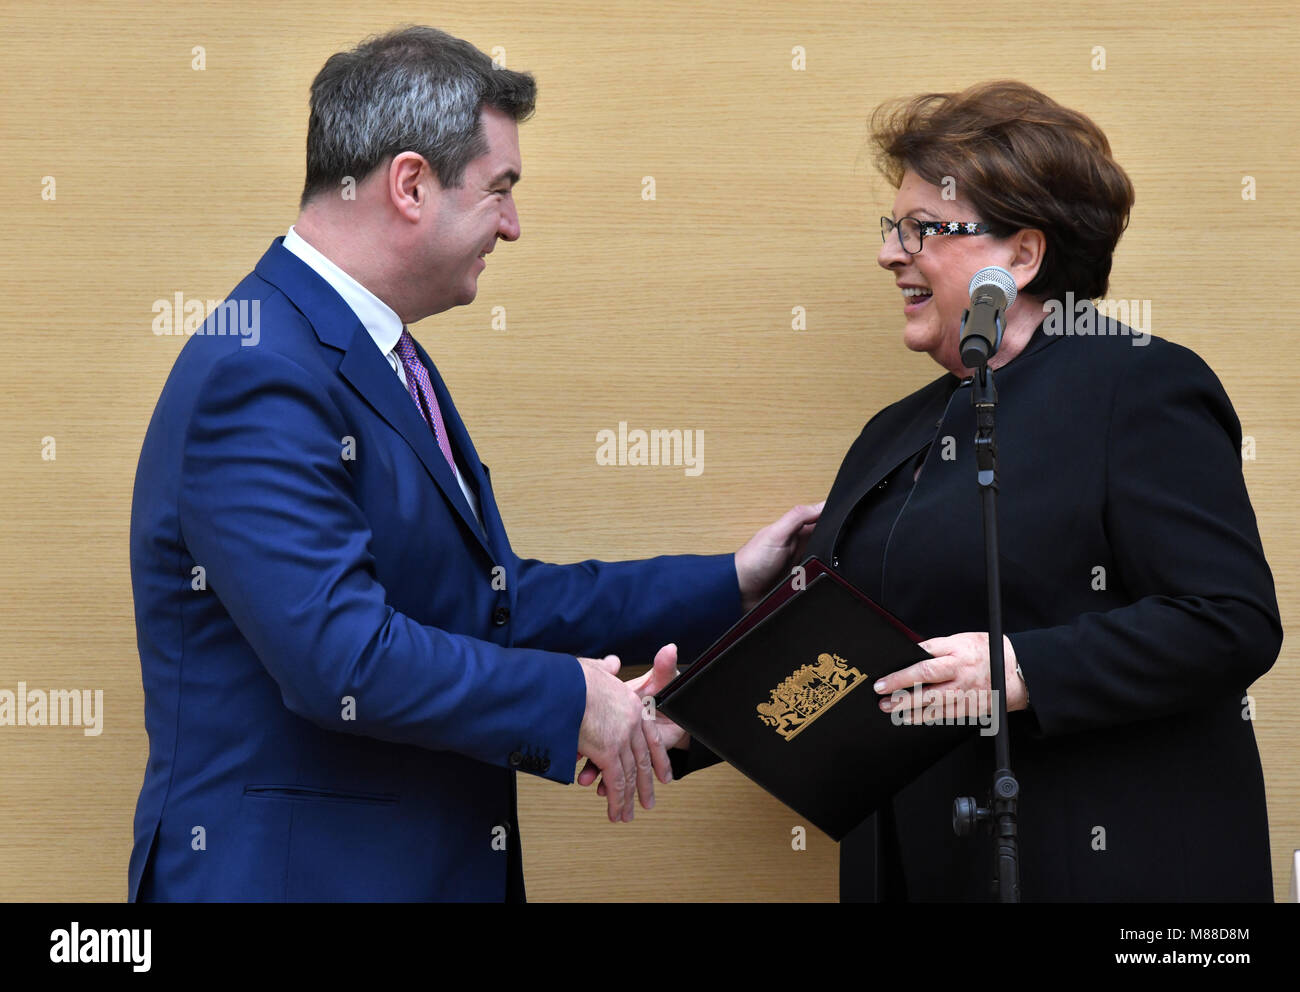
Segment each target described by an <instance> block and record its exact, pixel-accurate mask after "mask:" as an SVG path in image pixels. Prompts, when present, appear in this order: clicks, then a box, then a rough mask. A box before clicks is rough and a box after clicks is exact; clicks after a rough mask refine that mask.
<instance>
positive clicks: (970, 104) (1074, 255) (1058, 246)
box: [871, 80, 1133, 300]
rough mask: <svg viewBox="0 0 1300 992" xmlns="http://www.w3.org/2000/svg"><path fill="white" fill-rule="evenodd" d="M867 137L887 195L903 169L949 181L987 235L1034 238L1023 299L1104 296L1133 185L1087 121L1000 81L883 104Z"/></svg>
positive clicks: (1020, 87)
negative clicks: (1036, 245) (1037, 234)
mask: <svg viewBox="0 0 1300 992" xmlns="http://www.w3.org/2000/svg"><path fill="white" fill-rule="evenodd" d="M871 139H872V141H873V143H874V144H875V147H876V150H877V158H876V161H877V165H878V166H879V168H880V171H881V172H882V173H883V174H884V176H885V178H886V179H888V180H889V181H890V183H892V184H893V185H894V186H895V187H897V186H898V185H899V184H901V183H902V181H903V173H904V171H906V170H907V169H911V170H912V171H913V172H915V173H916V174H917V175H919V176H920V177H921V178H922V179H924V180H925V181H926V182H929V183H932V184H934V185H936V186H944V185H945V180H946V179H948V177H951V178H952V180H954V181H955V183H956V193H957V194H958V195H960V196H961V197H963V198H964V199H965V200H966V201H967V202H969V203H970V204H971V205H972V206H973V207H974V208H975V209H976V211H978V213H979V217H978V218H977V219H978V220H981V221H983V222H984V223H986V224H989V225H990V226H991V229H992V233H993V234H994V236H996V237H1006V236H1008V235H1010V234H1012V233H1014V232H1015V231H1018V230H1021V229H1024V228H1035V229H1037V230H1040V231H1042V232H1043V234H1044V236H1045V237H1046V239H1047V249H1046V252H1045V253H1044V256H1043V261H1042V265H1041V266H1040V267H1039V270H1038V274H1037V275H1036V276H1035V277H1034V279H1033V280H1032V281H1031V282H1030V283H1029V285H1027V286H1026V287H1025V288H1024V289H1023V290H1022V292H1024V293H1026V294H1028V295H1030V296H1036V297H1038V298H1040V299H1044V300H1049V299H1062V298H1064V296H1065V294H1066V292H1067V291H1072V292H1073V293H1074V294H1075V296H1076V297H1078V298H1079V299H1084V298H1088V299H1095V298H1098V297H1102V296H1104V295H1105V293H1106V286H1107V284H1108V282H1109V280H1110V266H1111V257H1112V256H1113V255H1114V252H1115V246H1116V244H1118V243H1119V239H1120V235H1121V234H1123V233H1124V229H1125V228H1126V227H1127V226H1128V219H1129V211H1130V210H1131V209H1132V207H1133V184H1132V182H1130V181H1129V178H1128V175H1127V174H1126V173H1125V172H1124V170H1123V169H1122V168H1120V166H1119V164H1118V163H1116V161H1115V159H1114V158H1113V157H1112V156H1111V152H1110V142H1108V141H1107V140H1106V135H1105V134H1103V133H1102V130H1101V128H1099V127H1098V126H1097V125H1096V124H1094V123H1093V122H1092V121H1091V120H1090V119H1089V118H1088V117H1086V116H1084V115H1083V114H1081V113H1079V112H1078V111H1076V110H1070V109H1069V108H1067V107H1063V106H1061V105H1060V104H1059V103H1057V102H1056V101H1055V100H1052V99H1051V98H1050V97H1047V96H1045V95H1044V94H1042V93H1040V92H1038V90H1036V89H1034V88H1033V87H1031V86H1027V85H1025V84H1024V83H1019V82H1015V81H1012V80H1001V81H996V82H988V83H980V84H979V85H977V86H972V87H970V88H969V89H966V90H963V91H962V92H960V93H926V94H923V95H921V96H916V97H905V98H902V99H899V100H892V101H889V102H887V103H884V104H882V105H881V106H879V107H877V108H876V111H875V113H874V114H873V115H872V118H871Z"/></svg>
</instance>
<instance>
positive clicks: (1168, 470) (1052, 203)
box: [809, 83, 1282, 901]
mask: <svg viewBox="0 0 1300 992" xmlns="http://www.w3.org/2000/svg"><path fill="white" fill-rule="evenodd" d="M873 138H874V141H875V144H876V147H877V149H878V151H879V162H880V164H881V166H882V169H883V171H884V172H885V175H886V176H887V177H888V178H890V179H891V181H892V182H893V185H895V186H896V187H897V190H898V193H897V195H896V197H895V199H894V204H893V215H892V216H891V217H889V218H883V219H882V234H883V235H884V237H883V244H882V246H881V250H880V255H879V258H878V261H879V264H880V265H881V266H882V267H883V268H884V269H885V270H886V271H888V272H889V273H890V274H891V275H892V276H893V277H894V281H895V283H896V284H897V285H898V286H899V287H900V290H901V292H902V294H903V300H902V303H903V313H904V319H905V327H904V332H903V336H904V342H905V344H906V345H907V347H908V348H910V349H912V350H914V351H924V352H927V353H928V354H929V355H930V356H931V357H932V358H933V359H934V360H935V361H936V362H938V363H939V365H941V366H943V368H944V369H945V370H946V373H945V374H944V375H943V376H941V377H940V378H939V379H937V380H936V381H935V382H933V383H931V384H930V385H929V386H926V387H925V388H923V389H921V390H919V391H917V392H916V393H913V394H912V395H911V396H908V397H906V398H905V399H902V400H900V401H898V402H897V403H895V404H893V405H892V406H889V407H887V408H886V409H884V410H882V411H881V412H880V413H878V414H877V415H876V416H875V417H873V418H872V419H871V421H870V422H869V423H868V424H867V426H866V427H865V428H864V429H863V432H862V434H861V436H860V437H859V438H858V440H857V441H856V442H855V443H854V445H853V447H852V448H851V449H850V451H849V453H848V455H847V457H846V458H845V460H844V463H843V465H842V466H841V468H840V471H839V474H838V476H837V478H836V480H835V484H834V486H833V488H832V490H831V493H830V495H829V497H828V499H827V505H826V508H825V509H824V511H823V513H822V518H821V521H820V522H819V524H818V526H817V529H816V531H815V532H814V534H813V538H812V542H811V544H810V547H809V552H810V553H813V554H817V555H818V556H819V557H822V558H823V559H824V560H826V561H828V562H830V563H831V564H832V565H833V566H834V567H835V568H836V569H838V570H839V571H840V572H841V573H842V574H843V575H844V576H845V577H847V578H848V579H849V580H850V581H852V582H854V583H855V584H856V585H857V586H858V587H859V588H861V589H862V590H863V591H864V592H866V594H867V595H869V596H871V597H872V598H873V599H875V600H877V602H879V603H881V604H882V605H883V606H885V607H886V608H888V609H890V610H891V611H893V612H894V613H896V614H897V615H898V616H900V617H901V618H902V619H903V620H904V621H905V622H906V623H907V624H908V625H909V626H911V627H912V628H913V629H915V630H918V631H921V632H922V633H925V634H944V635H948V636H941V637H935V638H933V639H931V640H929V641H926V642H925V643H924V644H923V646H924V647H925V648H926V649H927V650H928V651H929V652H930V653H931V654H933V655H935V657H934V658H933V659H931V660H928V661H926V662H924V663H922V665H920V666H916V667H915V668H912V669H908V670H906V671H904V672H900V673H896V674H895V675H893V676H890V677H888V678H886V679H884V680H883V684H880V685H878V692H879V693H880V697H881V702H880V704H881V706H882V708H890V707H891V705H898V706H910V705H911V700H910V697H909V695H908V694H907V690H909V689H910V688H911V687H912V686H913V685H914V684H915V683H918V682H919V683H923V684H924V689H923V690H922V700H923V702H925V701H926V700H927V697H929V696H930V695H931V694H932V693H935V692H938V693H940V694H943V693H946V692H947V691H949V690H967V689H987V688H988V686H989V676H988V637H987V634H986V633H983V632H984V631H987V627H988V623H987V606H986V594H985V582H984V556H983V529H982V524H981V519H980V503H979V497H978V490H977V488H976V483H975V477H976V470H975V462H974V450H973V439H974V436H975V421H974V412H973V410H972V407H971V402H970V395H969V394H970V388H969V384H968V379H967V377H968V376H969V375H970V370H968V369H966V368H965V367H963V365H962V362H961V358H960V356H959V353H958V347H957V345H958V335H959V327H960V323H961V317H962V313H963V311H964V310H965V309H966V308H967V307H968V306H969V296H968V283H969V280H970V277H971V276H972V275H973V274H974V273H975V272H976V271H978V270H979V269H981V268H983V267H984V266H987V265H999V266H1001V267H1003V268H1005V269H1006V270H1007V271H1009V272H1010V273H1011V274H1012V276H1013V277H1014V279H1015V282H1016V287H1017V289H1018V291H1019V292H1018V295H1017V298H1016V300H1015V302H1014V304H1013V305H1012V306H1011V307H1010V308H1009V309H1008V312H1007V316H1006V325H1007V326H1006V334H1005V338H1004V341H1003V343H1002V346H1001V348H1000V350H999V351H998V353H997V355H996V356H995V357H994V359H993V360H992V362H991V363H990V365H991V367H993V368H994V369H995V370H997V371H996V373H995V380H996V384H997V389H998V396H999V406H998V428H997V429H998V438H999V442H1000V445H999V473H1000V483H1001V486H1000V496H999V514H998V516H999V521H1000V523H1001V527H1000V540H1001V571H1002V597H1003V606H1004V629H1005V631H1007V637H1006V638H1005V640H1004V649H1005V656H1006V658H1005V662H1006V664H1005V669H1006V679H1007V682H1006V685H1007V690H1006V691H1007V708H1008V711H1009V718H1008V723H1009V728H1010V731H1011V735H1012V737H1011V740H1012V763H1013V767H1014V769H1015V771H1016V773H1017V776H1018V778H1019V780H1020V784H1021V789H1022V796H1023V798H1022V801H1021V803H1020V829H1021V837H1022V843H1021V858H1022V860H1021V890H1022V896H1023V898H1024V899H1025V900H1027V901H1032V900H1069V901H1086V900H1109V901H1120V900H1175V901H1176V900H1238V899H1240V900H1271V899H1272V872H1271V866H1270V863H1269V849H1268V823H1267V815H1266V811H1265V802H1264V782H1263V774H1262V771H1261V769H1260V762H1259V753H1258V750H1257V749H1256V746H1255V737H1254V733H1253V731H1252V728H1251V723H1250V717H1251V716H1252V713H1253V710H1252V708H1251V706H1250V703H1249V701H1248V700H1247V699H1246V698H1245V696H1246V690H1247V688H1248V687H1249V686H1250V684H1251V683H1252V682H1254V681H1255V680H1256V679H1257V678H1259V677H1260V676H1261V675H1263V674H1264V673H1265V672H1266V671H1268V669H1269V668H1270V667H1271V665H1272V664H1273V662H1274V660H1275V659H1276V657H1277V654H1278V651H1279V649H1280V645H1281V634H1282V631H1281V624H1280V621H1279V618H1278V608H1277V600H1276V597H1275V595H1274V591H1273V579H1272V575H1271V573H1270V571H1269V567H1268V563H1267V562H1266V561H1265V560H1264V554H1263V550H1262V548H1261V546H1260V540H1259V532H1258V530H1257V528H1256V525H1255V516H1254V512H1253V511H1252V509H1251V505H1250V499H1249V497H1248V496H1247V493H1246V487H1245V483H1244V480H1243V478H1242V469H1241V457H1240V451H1241V428H1240V425H1239V423H1238V421H1237V417H1236V415H1235V413H1234V412H1233V409H1232V404H1231V403H1230V402H1229V400H1228V397H1227V396H1226V394H1225V393H1224V391H1223V388H1222V386H1221V385H1220V384H1219V381H1218V379H1217V378H1216V377H1215V375H1214V373H1213V372H1211V371H1210V369H1209V368H1208V367H1207V366H1206V364H1205V363H1204V362H1203V361H1202V360H1201V359H1200V358H1198V357H1197V356H1196V355H1195V354H1193V353H1192V352H1191V351H1189V350H1187V349H1186V348H1183V347H1181V346H1179V345H1176V344H1172V343H1170V342H1167V341H1163V340H1161V339H1159V338H1155V337H1152V336H1150V335H1149V334H1142V333H1138V332H1135V331H1134V330H1133V329H1132V328H1130V327H1128V326H1125V325H1123V324H1119V323H1117V322H1113V321H1108V320H1105V319H1104V318H1102V317H1101V316H1100V315H1099V314H1098V313H1097V311H1096V310H1095V309H1094V308H1093V307H1092V306H1091V305H1090V304H1089V303H1088V302H1086V301H1090V300H1092V299H1095V298H1099V297H1102V296H1104V295H1105V293H1106V287H1107V281H1108V278H1109V275H1110V268H1111V256H1112V254H1113V252H1114V249H1115V245H1116V243H1117V242H1118V240H1119V237H1120V234H1121V233H1122V232H1123V230H1124V228H1125V226H1126V225H1127V222H1128V213H1129V210H1130V208H1131V206H1132V203H1133V190H1132V185H1131V184H1130V182H1129V180H1128V177H1127V176H1126V175H1125V173H1124V171H1123V170H1122V169H1121V168H1120V167H1119V166H1118V165H1117V164H1116V163H1115V161H1114V160H1113V158H1112V157H1111V154H1110V148H1109V144H1108V143H1107V141H1106V138H1105V136H1104V135H1103V134H1102V132H1101V131H1100V129H1099V128H1097V126H1096V125H1095V124H1093V122H1092V121H1090V120H1089V119H1088V118H1086V117H1084V116H1083V115H1082V114H1079V113H1076V112H1074V111H1071V110H1068V109H1066V108H1064V107H1061V106H1060V105H1058V104H1056V103H1055V102H1053V101H1052V100H1050V99H1048V98H1047V97H1046V96H1044V95H1043V94H1041V93H1038V92H1037V91H1035V90H1033V89H1031V88H1029V87H1027V86H1024V85H1022V84H1018V83H992V84H985V85H983V86H978V87H973V88H971V89H969V90H967V91H965V92H963V93H955V94H931V95H927V96H923V97H919V98H916V99H914V100H907V101H902V102H900V103H896V104H892V105H887V106H886V107H884V108H881V110H879V111H877V115H876V117H875V119H874V121H873ZM951 192H955V193H956V196H955V198H954V197H952V196H951V195H950V194H951ZM946 194H948V195H946ZM1075 300H1081V301H1085V302H1084V303H1082V304H1077V305H1076V304H1075V303H1074V301H1075ZM940 698H947V697H944V696H941V697H940ZM992 769H993V761H992V738H991V737H976V738H974V739H972V740H971V741H970V743H968V744H966V745H964V746H962V747H961V748H959V749H958V750H957V751H955V752H954V753H952V754H951V755H949V756H948V757H946V758H945V759H943V760H941V761H940V762H939V763H938V764H937V765H935V766H934V767H932V768H931V769H930V770H929V771H928V772H926V773H925V774H923V775H922V776H921V777H920V778H918V779H917V780H915V781H914V782H913V783H911V784H910V785H908V786H907V787H905V788H903V789H902V790H900V791H899V792H898V793H897V794H896V795H895V796H894V799H893V802H892V804H891V805H890V806H889V807H888V808H887V809H885V810H882V812H881V813H880V814H878V815H877V816H876V817H874V818H873V820H874V821H875V822H868V823H867V824H866V825H864V827H863V828H861V829H860V830H859V831H858V832H856V833H855V834H853V835H850V837H849V838H848V839H846V840H845V842H844V847H843V850H842V875H841V888H842V896H843V897H844V898H873V897H874V898H877V899H884V900H899V899H907V900H911V901H937V900H981V899H988V898H990V892H989V880H990V878H991V877H992V867H991V865H992V861H991V853H990V852H991V842H990V840H989V839H988V837H987V835H985V834H980V835H978V836H977V837H976V838H971V839H959V838H957V837H956V836H955V835H954V834H953V831H952V826H951V816H950V813H951V807H952V800H953V798H954V797H955V796H958V795H968V794H969V795H975V796H979V797H984V796H986V795H987V790H988V783H989V780H990V778H991V771H992Z"/></svg>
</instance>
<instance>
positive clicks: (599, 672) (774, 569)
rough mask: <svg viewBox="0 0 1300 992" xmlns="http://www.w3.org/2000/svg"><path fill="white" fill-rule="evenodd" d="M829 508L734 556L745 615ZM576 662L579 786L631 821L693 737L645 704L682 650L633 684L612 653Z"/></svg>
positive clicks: (802, 513)
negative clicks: (581, 706) (672, 756)
mask: <svg viewBox="0 0 1300 992" xmlns="http://www.w3.org/2000/svg"><path fill="white" fill-rule="evenodd" d="M824 505H825V503H824V502H822V503H818V504H817V505H815V506H796V507H794V508H792V509H791V510H789V511H788V512H786V514H785V515H784V516H782V517H781V518H780V519H779V520H777V521H776V522H775V523H772V524H769V525H768V526H766V527H764V528H762V529H761V530H760V531H759V532H758V533H757V534H755V535H754V536H753V537H752V538H750V539H749V541H748V542H746V544H745V546H744V547H742V548H741V549H740V550H739V551H737V552H736V578H737V580H738V582H739V585H740V598H741V608H742V609H743V610H744V611H745V612H749V611H750V610H752V609H753V608H754V607H755V606H756V605H757V604H758V601H759V599H761V598H762V596H763V594H764V593H765V592H767V591H768V589H770V588H771V587H772V586H773V585H775V584H776V582H777V581H778V580H779V579H780V578H781V577H782V576H783V575H784V574H785V572H786V571H787V569H788V568H789V567H790V565H791V563H792V562H795V561H798V560H799V559H800V556H801V555H802V553H803V549H804V548H805V547H806V545H807V543H808V537H809V535H811V533H812V530H813V527H814V525H815V524H816V523H817V519H818V517H819V516H820V515H821V511H822V507H823V506H824ZM578 662H579V664H581V665H582V674H583V675H584V676H585V678H586V680H587V708H586V710H584V711H583V714H582V726H581V727H580V728H579V729H578V757H580V758H582V757H585V758H586V759H587V763H586V765H584V766H583V768H582V771H580V772H579V773H578V784H579V785H591V784H592V783H593V782H595V781H596V780H597V779H598V778H599V779H600V785H599V786H598V787H597V789H596V791H597V792H598V793H599V794H600V795H602V796H605V797H606V799H607V801H608V803H609V818H610V820H612V821H614V822H617V821H620V820H631V819H632V813H633V811H634V809H635V803H634V800H635V799H636V797H637V796H640V798H641V805H642V806H643V807H644V808H645V809H650V808H651V807H652V806H654V802H655V778H656V776H657V777H658V779H659V781H660V782H664V783H667V782H671V781H672V779H673V770H672V764H671V763H670V762H669V760H668V749H669V748H672V747H680V746H681V745H682V742H683V741H686V740H688V739H687V736H686V733H685V732H684V731H683V730H682V728H681V727H679V726H677V724H675V723H673V722H672V721H671V720H669V719H668V718H666V717H663V716H660V715H659V714H658V713H656V712H655V711H654V710H653V709H652V708H651V706H648V705H647V704H646V700H650V699H651V698H652V697H653V696H654V695H655V693H657V692H658V691H659V690H660V689H662V688H663V687H664V686H666V685H667V684H668V683H669V682H671V681H672V680H673V678H674V677H675V676H676V675H677V646H676V645H675V644H666V645H664V646H663V647H662V648H660V649H659V653H658V654H656V655H655V659H654V667H653V668H652V669H651V670H650V671H649V672H647V673H646V674H645V675H643V676H641V677H640V678H639V679H633V680H632V681H630V682H624V681H622V680H621V679H620V678H619V677H618V669H619V660H618V658H616V657H614V656H613V655H607V656H606V657H604V658H579V659H578Z"/></svg>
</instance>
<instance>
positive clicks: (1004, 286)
mask: <svg viewBox="0 0 1300 992" xmlns="http://www.w3.org/2000/svg"><path fill="white" fill-rule="evenodd" d="M982 286H996V287H997V288H998V289H1000V290H1002V293H1003V295H1004V296H1005V297H1006V298H1007V303H1006V307H1010V306H1011V304H1013V303H1015V302H1016V281H1015V280H1014V279H1012V278H1011V273H1010V272H1008V271H1007V270H1006V269H1004V268H1002V266H1000V265H989V266H986V267H985V268H982V269H980V270H979V271H978V272H976V273H975V274H974V275H973V276H971V279H970V286H969V287H968V288H969V290H970V297H971V300H972V301H974V299H975V293H976V291H977V290H978V289H980V288H981V287H982ZM1006 307H1004V308H1003V309H1006Z"/></svg>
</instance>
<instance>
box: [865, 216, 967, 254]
mask: <svg viewBox="0 0 1300 992" xmlns="http://www.w3.org/2000/svg"><path fill="white" fill-rule="evenodd" d="M905 220H911V221H915V222H916V224H917V226H918V229H919V231H920V235H919V237H920V241H921V243H920V244H918V245H917V246H916V251H908V248H907V245H905V244H903V232H902V231H898V225H899V224H901V223H902V222H903V221H905ZM894 231H898V247H900V248H902V249H903V251H906V252H907V253H908V254H909V255H919V254H921V249H922V248H924V247H925V239H926V238H927V237H934V236H935V235H936V234H989V233H991V231H992V228H991V227H990V226H989V225H988V224H978V223H975V222H974V221H966V220H922V219H921V218H920V217H900V218H899V219H898V220H894V219H893V218H892V217H881V218H880V243H881V244H882V245H883V244H884V243H885V242H886V241H888V240H889V235H890V234H891V233H893V232H894Z"/></svg>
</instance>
